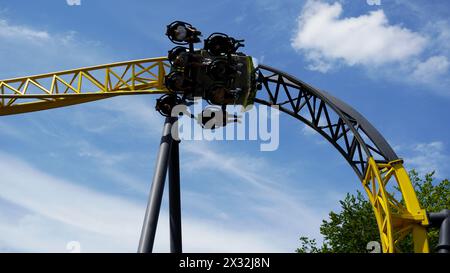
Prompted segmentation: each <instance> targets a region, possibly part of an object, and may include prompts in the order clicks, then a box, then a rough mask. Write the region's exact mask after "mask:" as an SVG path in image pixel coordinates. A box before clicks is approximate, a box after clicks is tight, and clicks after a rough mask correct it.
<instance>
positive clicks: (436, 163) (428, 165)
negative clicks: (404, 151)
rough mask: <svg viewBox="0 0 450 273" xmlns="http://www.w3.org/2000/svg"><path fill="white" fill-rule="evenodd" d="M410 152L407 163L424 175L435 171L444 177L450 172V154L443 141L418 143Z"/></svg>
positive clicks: (438, 175)
mask: <svg viewBox="0 0 450 273" xmlns="http://www.w3.org/2000/svg"><path fill="white" fill-rule="evenodd" d="M408 154H410V156H408V157H407V158H406V160H405V163H406V164H407V165H409V166H411V167H412V168H414V169H416V170H417V171H418V172H419V173H421V174H423V175H424V174H426V173H429V172H432V171H435V174H436V176H437V177H439V178H442V177H443V176H444V175H446V174H447V172H448V167H449V164H448V161H449V160H450V156H449V155H448V154H447V153H446V151H445V145H444V143H443V142H442V141H432V142H429V143H417V144H415V145H413V146H412V147H411V149H410V151H409V152H408Z"/></svg>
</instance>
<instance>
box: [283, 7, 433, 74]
mask: <svg viewBox="0 0 450 273" xmlns="http://www.w3.org/2000/svg"><path fill="white" fill-rule="evenodd" d="M342 12H343V9H342V5H341V4H340V3H338V2H336V3H334V4H327V3H322V2H320V1H308V2H307V3H306V4H305V6H304V8H303V10H302V13H301V15H300V17H299V19H298V29H297V31H296V33H295V35H294V37H293V39H292V44H291V45H292V47H294V48H295V49H297V50H300V51H303V52H304V53H305V55H306V57H307V58H308V59H309V60H310V61H311V62H312V64H311V66H310V68H311V69H315V70H319V71H322V72H326V71H327V70H329V69H330V68H331V64H333V63H334V62H335V61H343V62H344V63H345V64H347V65H350V66H352V65H358V64H361V65H375V66H377V65H381V64H385V63H390V62H398V61H404V60H407V59H409V58H411V57H413V56H417V55H418V54H420V53H421V52H422V51H423V50H424V47H425V45H426V43H427V39H426V38H425V37H423V36H422V35H420V34H419V33H415V32H413V31H411V30H409V29H407V28H404V27H400V26H397V25H390V24H389V22H388V19H387V18H386V15H385V14H384V12H383V10H377V11H372V12H370V13H368V14H366V15H361V16H358V17H348V18H341V15H342Z"/></svg>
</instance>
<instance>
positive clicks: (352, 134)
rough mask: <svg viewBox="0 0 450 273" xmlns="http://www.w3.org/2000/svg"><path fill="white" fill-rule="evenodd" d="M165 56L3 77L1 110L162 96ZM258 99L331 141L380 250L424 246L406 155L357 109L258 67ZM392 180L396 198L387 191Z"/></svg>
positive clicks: (421, 213)
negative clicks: (349, 171) (357, 187)
mask: <svg viewBox="0 0 450 273" xmlns="http://www.w3.org/2000/svg"><path fill="white" fill-rule="evenodd" d="M169 69H170V65H169V64H168V63H167V62H166V58H152V59H143V60H136V61H129V62H120V63H113V64H107V65H100V66H93V67H86V68H80V69H74V70H67V71H61V72H56V73H48V74H42V75H35V76H29V77H21V78H15V79H9V80H3V81H0V92H1V94H0V115H13V114H20V113H28V112H34V111H40V110H46V109H52V108H57V107H65V106H69V105H75V104H80V103H85V102H90V101H95V100H101V99H106V98H110V97H115V96H121V95H137V94H164V93H168V91H167V89H166V88H165V86H164V76H165V75H166V74H167V71H169ZM257 73H258V75H259V76H258V81H259V82H260V84H261V85H262V90H260V91H258V94H257V96H256V99H255V102H258V103H260V104H263V105H267V106H270V107H277V108H278V109H279V110H280V111H282V112H284V113H286V114H288V115H290V116H292V117H294V118H296V119H298V120H300V121H302V122H303V123H304V124H306V125H307V126H309V127H311V128H312V129H314V130H315V131H317V132H318V133H319V134H320V135H321V136H323V137H324V138H325V139H326V140H327V141H328V142H330V143H331V144H332V145H333V146H334V147H335V148H336V149H337V150H338V151H339V153H340V154H341V155H342V156H343V157H344V158H345V160H346V161H347V162H348V163H349V164H350V166H351V167H352V168H353V170H354V171H355V173H356V175H357V176H358V178H359V179H360V180H361V182H362V185H363V187H364V189H365V191H366V193H367V195H368V198H369V201H370V202H371V204H372V206H373V210H374V213H375V217H376V220H377V224H378V228H379V232H380V240H381V244H382V250H383V252H385V253H393V252H398V251H399V249H398V247H397V246H398V243H399V242H400V241H401V240H402V239H404V238H405V237H406V236H407V235H409V234H411V235H412V237H413V241H414V250H415V252H429V246H428V240H427V232H426V227H427V226H428V224H429V223H428V219H427V215H426V212H425V211H424V210H423V209H421V207H420V204H419V202H418V200H417V197H416V194H415V191H414V187H413V185H412V183H411V181H410V179H409V176H408V173H407V172H406V170H405V168H404V167H403V161H402V160H401V159H400V158H398V156H397V155H396V153H395V152H394V150H393V149H392V148H391V146H390V145H389V144H388V142H387V141H386V140H385V139H384V138H383V136H382V135H381V134H380V133H379V132H378V131H377V130H376V129H375V128H374V127H373V126H372V125H371V124H370V123H369V122H368V121H367V120H366V119H365V118H364V117H363V116H362V115H361V114H360V113H358V112H357V111H356V110H355V109H353V108H352V107H350V106H349V105H347V104H346V103H344V102H342V101H341V100H339V99H337V98H335V97H333V96H332V95H330V94H328V93H326V92H324V91H321V90H318V89H316V88H314V87H312V86H310V85H308V84H306V83H304V82H302V81H300V80H298V79H296V78H295V77H293V76H290V75H289V74H286V73H284V72H281V71H278V70H276V69H273V68H271V67H268V66H264V65H260V66H259V67H258V68H257ZM390 186H391V187H392V186H397V187H398V188H399V190H400V192H401V196H400V198H394V196H393V195H391V194H390V193H389V187H390Z"/></svg>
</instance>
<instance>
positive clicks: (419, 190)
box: [296, 170, 450, 253]
mask: <svg viewBox="0 0 450 273" xmlns="http://www.w3.org/2000/svg"><path fill="white" fill-rule="evenodd" d="M409 176H410V179H411V182H412V184H413V185H414V188H415V190H416V194H417V198H418V199H419V202H420V204H421V206H422V208H424V209H425V210H426V211H427V212H438V211H441V210H442V209H445V208H450V181H449V180H448V179H444V180H442V181H440V182H439V183H437V182H436V181H435V180H434V177H433V176H434V172H431V173H428V174H426V175H425V177H423V178H421V177H419V174H418V173H417V172H416V171H415V170H412V171H411V172H410V173H409ZM394 191H397V193H398V191H399V189H398V188H396V189H394ZM393 194H394V195H395V192H393ZM401 202H403V200H401ZM339 203H340V207H341V210H340V211H339V212H334V211H331V212H330V213H329V215H328V217H329V219H327V220H323V221H322V225H321V226H320V233H321V234H322V235H323V238H324V240H323V243H322V244H321V245H318V243H317V241H316V240H315V239H310V238H308V237H304V236H302V237H300V247H299V248H297V250H296V252H298V253H319V252H320V253H330V252H331V253H365V252H367V249H366V247H367V244H368V242H370V241H380V240H379V236H380V235H379V233H378V227H377V223H376V220H375V215H374V213H373V210H372V206H371V204H370V202H369V201H367V200H366V199H365V197H364V196H363V195H362V194H361V192H359V191H357V193H356V195H353V194H347V195H346V197H345V198H344V200H341V201H339ZM428 236H429V242H430V246H431V248H432V250H433V247H434V246H436V244H437V242H438V237H439V232H438V230H436V229H430V230H429V232H428ZM399 248H400V249H401V250H402V251H403V252H412V251H413V243H412V238H411V236H410V235H409V236H408V237H406V238H405V239H404V240H403V241H402V242H401V243H400V245H399Z"/></svg>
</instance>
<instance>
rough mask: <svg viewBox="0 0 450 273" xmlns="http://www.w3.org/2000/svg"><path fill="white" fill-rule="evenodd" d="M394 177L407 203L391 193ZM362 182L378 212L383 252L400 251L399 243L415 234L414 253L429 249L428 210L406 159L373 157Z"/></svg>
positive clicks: (376, 212) (377, 217) (376, 214)
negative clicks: (417, 194) (416, 191)
mask: <svg viewBox="0 0 450 273" xmlns="http://www.w3.org/2000/svg"><path fill="white" fill-rule="evenodd" d="M391 180H395V181H396V182H397V183H396V184H395V185H396V186H397V187H398V188H399V190H400V192H401V194H402V199H403V202H400V201H398V200H397V199H396V198H395V197H394V196H392V195H391V194H390V193H389V192H388V190H387V186H388V183H389V182H390V181H391ZM362 182H363V186H364V189H365V190H366V192H367V195H368V197H369V201H370V202H371V204H372V207H373V209H374V212H375V217H376V219H377V223H378V229H379V232H380V239H381V245H382V248H383V252H384V253H393V252H399V251H400V250H399V249H398V247H397V244H398V243H399V242H400V241H401V240H402V239H403V238H404V237H405V236H406V235H408V234H412V237H413V242H414V252H418V253H423V252H429V246H428V239H427V231H426V226H427V225H428V219H427V216H426V212H425V210H423V209H421V207H420V204H419V201H418V200H417V196H416V193H415V191H414V187H413V185H412V183H411V181H410V179H409V176H408V173H407V172H406V170H405V168H404V167H403V163H402V161H401V160H397V161H393V162H390V163H387V164H386V163H378V162H375V160H374V159H373V158H369V166H368V168H367V171H366V175H365V177H364V179H363V181H362Z"/></svg>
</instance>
